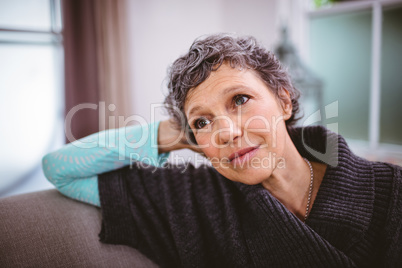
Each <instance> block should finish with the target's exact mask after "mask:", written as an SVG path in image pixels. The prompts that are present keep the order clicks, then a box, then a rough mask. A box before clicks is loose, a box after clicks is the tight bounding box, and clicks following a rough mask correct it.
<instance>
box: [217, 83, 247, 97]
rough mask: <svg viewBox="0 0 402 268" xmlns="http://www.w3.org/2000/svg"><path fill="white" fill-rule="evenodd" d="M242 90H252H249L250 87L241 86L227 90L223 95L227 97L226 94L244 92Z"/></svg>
mask: <svg viewBox="0 0 402 268" xmlns="http://www.w3.org/2000/svg"><path fill="white" fill-rule="evenodd" d="M242 90H245V91H251V90H252V89H251V88H249V87H247V86H239V85H236V86H231V87H228V88H226V89H225V90H224V91H223V93H222V94H224V95H226V94H228V93H231V92H233V91H242Z"/></svg>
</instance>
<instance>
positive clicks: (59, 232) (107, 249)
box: [0, 190, 157, 267]
mask: <svg viewBox="0 0 402 268" xmlns="http://www.w3.org/2000/svg"><path fill="white" fill-rule="evenodd" d="M100 227H101V212H100V209H99V208H96V207H93V206H90V205H87V204H84V203H81V202H78V201H74V200H72V199H69V198H67V197H65V196H63V195H61V194H60V193H59V192H57V190H46V191H41V192H34V193H29V194H23V195H18V196H12V197H7V198H2V199H0V267H157V266H156V265H155V264H154V263H153V262H151V261H150V260H149V259H147V258H146V257H145V256H143V255H142V254H141V253H139V252H138V251H136V250H135V249H133V248H130V247H127V246H120V245H119V246H116V245H107V244H103V243H101V242H99V238H98V233H99V231H100Z"/></svg>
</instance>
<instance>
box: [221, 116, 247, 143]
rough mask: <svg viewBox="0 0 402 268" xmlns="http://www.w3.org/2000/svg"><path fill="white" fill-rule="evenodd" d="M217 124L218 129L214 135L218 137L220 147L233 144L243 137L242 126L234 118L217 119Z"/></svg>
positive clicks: (223, 117)
mask: <svg viewBox="0 0 402 268" xmlns="http://www.w3.org/2000/svg"><path fill="white" fill-rule="evenodd" d="M215 122H217V123H218V124H215V125H216V126H217V128H216V129H214V132H215V133H214V135H215V136H216V139H215V141H216V142H217V143H218V144H219V145H223V144H227V143H231V142H233V141H234V140H236V139H237V138H238V137H240V136H241V135H242V130H241V126H240V125H239V124H238V122H236V120H232V118H230V117H228V116H222V117H220V118H215Z"/></svg>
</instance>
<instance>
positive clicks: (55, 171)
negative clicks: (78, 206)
mask: <svg viewBox="0 0 402 268" xmlns="http://www.w3.org/2000/svg"><path fill="white" fill-rule="evenodd" d="M158 133H159V134H158ZM180 139H181V137H180V132H178V131H176V130H174V129H173V128H171V127H170V123H169V122H168V121H163V122H161V123H160V124H159V122H155V123H152V124H150V125H145V126H129V127H125V128H120V129H111V130H105V131H101V132H99V133H95V134H92V135H90V136H87V137H85V138H82V139H79V140H76V141H74V142H72V143H70V144H67V145H65V146H64V147H62V148H61V149H59V150H57V151H55V152H53V153H49V154H47V155H45V156H44V157H43V159H42V167H43V171H44V174H45V176H46V178H47V179H48V180H49V181H50V182H51V183H53V184H54V185H55V186H56V188H57V189H58V190H59V191H60V192H61V193H63V194H64V195H67V196H68V197H71V198H73V199H76V200H80V201H83V202H87V203H90V204H92V205H96V206H100V202H99V191H98V174H101V173H105V172H108V171H111V170H115V169H118V168H120V167H123V166H127V165H130V164H132V163H133V162H135V161H143V162H146V163H148V164H152V165H154V166H160V165H162V164H163V163H164V162H165V161H166V160H167V156H168V153H169V151H171V150H176V149H182V148H185V147H188V146H185V145H184V144H182V143H181V142H180ZM158 145H159V146H158Z"/></svg>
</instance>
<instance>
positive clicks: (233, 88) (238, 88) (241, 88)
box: [188, 85, 252, 117]
mask: <svg viewBox="0 0 402 268" xmlns="http://www.w3.org/2000/svg"><path fill="white" fill-rule="evenodd" d="M236 91H252V89H251V88H249V87H247V86H239V85H235V86H230V87H228V88H225V89H224V90H223V92H222V93H221V94H222V95H226V94H229V93H232V92H236ZM202 109H203V106H195V107H193V108H191V110H190V112H189V113H188V115H189V117H190V116H191V115H192V114H194V113H196V112H197V111H199V110H202Z"/></svg>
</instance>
